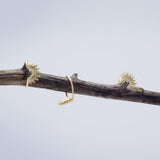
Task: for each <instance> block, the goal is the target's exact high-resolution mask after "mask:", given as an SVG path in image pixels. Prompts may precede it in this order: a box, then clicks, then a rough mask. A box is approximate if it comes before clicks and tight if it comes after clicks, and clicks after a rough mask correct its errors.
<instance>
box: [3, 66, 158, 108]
mask: <svg viewBox="0 0 160 160" xmlns="http://www.w3.org/2000/svg"><path fill="white" fill-rule="evenodd" d="M29 75H30V72H29V71H28V70H27V69H26V68H25V67H23V68H22V69H17V70H6V71H0V85H20V86H25V85H26V79H27V77H28V76H29ZM71 78H72V81H73V84H74V91H75V93H76V94H82V95H88V96H95V97H102V98H110V99H117V100H124V101H132V102H141V103H147V104H154V105H160V93H158V92H152V91H147V90H142V89H139V88H132V87H127V85H128V84H127V83H123V84H122V85H104V84H99V83H93V82H87V81H83V80H79V79H78V78H77V74H74V75H73V76H71ZM29 87H37V88H45V89H51V90H55V91H62V92H71V86H70V83H69V81H68V79H67V78H65V77H59V76H54V75H49V74H44V73H40V78H39V81H36V83H35V84H32V85H29Z"/></svg>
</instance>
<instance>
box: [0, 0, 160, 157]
mask: <svg viewBox="0 0 160 160" xmlns="http://www.w3.org/2000/svg"><path fill="white" fill-rule="evenodd" d="M159 42H160V1H158V0H157V1H156V0H104V1H102V0H27V1H24V0H14V1H13V0H0V70H5V69H17V68H21V67H22V66H23V64H24V61H25V60H26V59H27V60H28V61H29V62H32V63H36V64H38V66H39V68H40V71H41V72H43V73H48V74H53V75H58V76H65V75H72V74H73V73H78V74H79V79H82V80H87V81H92V82H97V83H103V84H116V83H117V81H118V79H119V76H120V74H121V73H123V72H130V73H132V74H133V75H134V76H135V78H136V80H137V85H138V86H141V87H143V88H144V89H146V90H152V91H160V84H159V82H160V75H159V68H160V65H159V59H160V45H159ZM64 96H65V94H64V93H63V92H56V91H52V90H45V89H37V88H31V87H29V88H27V89H26V88H25V87H20V86H1V87H0V159H1V160H53V159H55V160H82V159H83V160H106V159H110V160H142V159H145V160H153V159H154V160H159V159H160V107H159V106H154V105H148V104H140V103H133V102H125V101H118V100H110V99H101V98H96V97H89V96H82V95H75V100H74V102H73V103H70V104H68V105H65V106H59V105H58V102H59V100H60V99H61V98H63V97H64Z"/></svg>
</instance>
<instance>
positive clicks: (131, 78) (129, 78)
mask: <svg viewBox="0 0 160 160" xmlns="http://www.w3.org/2000/svg"><path fill="white" fill-rule="evenodd" d="M123 81H126V82H128V83H129V86H135V85H136V80H135V79H134V76H132V74H130V73H128V72H127V73H126V72H124V73H122V74H121V76H120V78H119V80H118V84H122V82H123Z"/></svg>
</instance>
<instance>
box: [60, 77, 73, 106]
mask: <svg viewBox="0 0 160 160" xmlns="http://www.w3.org/2000/svg"><path fill="white" fill-rule="evenodd" d="M66 78H68V80H69V82H70V84H71V89H72V98H70V97H68V93H67V92H65V94H66V97H65V98H63V99H61V101H60V102H59V105H64V104H68V103H71V102H73V100H74V86H73V82H72V79H71V78H70V77H69V76H68V75H67V76H66Z"/></svg>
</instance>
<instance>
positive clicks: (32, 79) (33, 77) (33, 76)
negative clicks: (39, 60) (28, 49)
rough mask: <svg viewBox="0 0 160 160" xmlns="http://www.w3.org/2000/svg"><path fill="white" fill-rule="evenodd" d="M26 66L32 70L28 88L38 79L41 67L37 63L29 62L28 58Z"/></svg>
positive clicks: (28, 79)
mask: <svg viewBox="0 0 160 160" xmlns="http://www.w3.org/2000/svg"><path fill="white" fill-rule="evenodd" d="M25 66H26V68H27V69H28V70H29V71H30V72H31V75H30V76H29V77H28V78H27V82H26V88H27V87H28V86H29V85H30V84H33V83H35V81H38V80H39V79H38V78H39V77H40V75H39V68H38V67H37V65H35V64H31V63H29V62H28V61H27V60H26V61H25Z"/></svg>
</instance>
